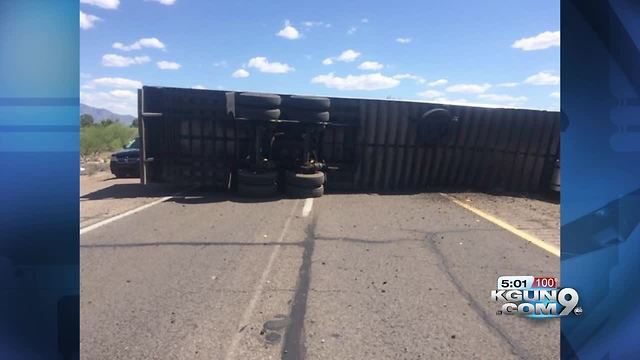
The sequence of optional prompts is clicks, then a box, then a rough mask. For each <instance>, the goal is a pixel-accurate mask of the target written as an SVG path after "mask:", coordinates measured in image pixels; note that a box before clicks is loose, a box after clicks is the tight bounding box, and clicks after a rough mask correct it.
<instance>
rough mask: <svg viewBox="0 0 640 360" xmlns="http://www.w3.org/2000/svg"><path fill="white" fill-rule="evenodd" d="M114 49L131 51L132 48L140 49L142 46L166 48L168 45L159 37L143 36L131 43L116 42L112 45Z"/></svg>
mask: <svg viewBox="0 0 640 360" xmlns="http://www.w3.org/2000/svg"><path fill="white" fill-rule="evenodd" d="M111 46H112V47H113V48H114V49H118V50H122V51H131V50H140V49H142V48H152V49H160V50H164V49H165V48H166V47H165V45H164V44H163V43H162V41H160V40H158V39H157V38H143V39H140V40H138V41H136V42H134V43H133V44H131V45H125V44H123V43H121V42H114V43H113V45H111Z"/></svg>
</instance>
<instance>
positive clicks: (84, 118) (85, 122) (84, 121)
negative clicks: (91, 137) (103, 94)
mask: <svg viewBox="0 0 640 360" xmlns="http://www.w3.org/2000/svg"><path fill="white" fill-rule="evenodd" d="M93 124H94V121H93V116H91V115H89V114H82V115H80V127H87V126H91V125H93Z"/></svg>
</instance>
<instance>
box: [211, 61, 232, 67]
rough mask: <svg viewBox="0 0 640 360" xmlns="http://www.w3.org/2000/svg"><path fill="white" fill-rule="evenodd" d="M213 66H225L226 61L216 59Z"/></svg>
mask: <svg viewBox="0 0 640 360" xmlns="http://www.w3.org/2000/svg"><path fill="white" fill-rule="evenodd" d="M212 65H213V66H214V67H227V65H228V64H227V61H226V60H221V61H216V62H214V63H213V64H212Z"/></svg>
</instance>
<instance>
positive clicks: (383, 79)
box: [311, 73, 400, 90]
mask: <svg viewBox="0 0 640 360" xmlns="http://www.w3.org/2000/svg"><path fill="white" fill-rule="evenodd" d="M311 82H312V83H315V84H324V85H325V86H326V87H328V88H334V89H338V90H380V89H390V88H393V87H396V86H398V84H400V80H397V79H394V78H392V77H388V76H384V75H382V74H380V73H374V74H366V75H347V76H346V77H339V76H335V75H334V74H333V73H329V74H325V75H318V76H316V77H314V78H313V79H311Z"/></svg>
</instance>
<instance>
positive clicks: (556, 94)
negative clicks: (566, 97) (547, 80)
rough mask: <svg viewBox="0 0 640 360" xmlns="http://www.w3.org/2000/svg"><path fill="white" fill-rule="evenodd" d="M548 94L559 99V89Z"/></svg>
mask: <svg viewBox="0 0 640 360" xmlns="http://www.w3.org/2000/svg"><path fill="white" fill-rule="evenodd" d="M549 96H551V97H552V98H554V99H560V91H554V92H552V93H551V94H549Z"/></svg>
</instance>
